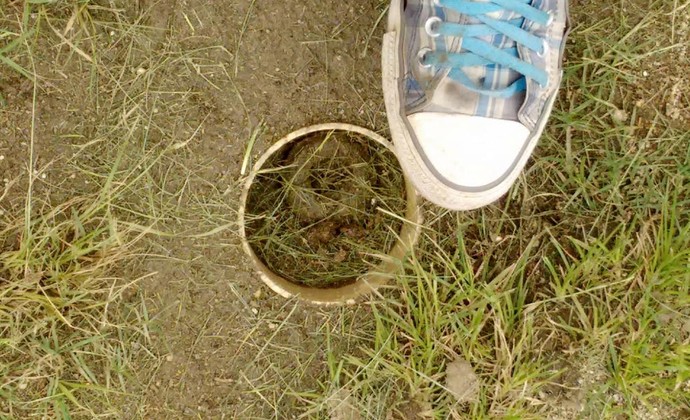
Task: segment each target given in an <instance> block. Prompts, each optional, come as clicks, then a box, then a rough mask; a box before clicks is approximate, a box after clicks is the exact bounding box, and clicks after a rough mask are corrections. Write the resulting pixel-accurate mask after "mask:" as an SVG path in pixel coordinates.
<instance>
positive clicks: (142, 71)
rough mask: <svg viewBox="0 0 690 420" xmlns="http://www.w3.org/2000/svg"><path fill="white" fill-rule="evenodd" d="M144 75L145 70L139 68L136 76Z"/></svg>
mask: <svg viewBox="0 0 690 420" xmlns="http://www.w3.org/2000/svg"><path fill="white" fill-rule="evenodd" d="M144 73H146V69H145V68H143V67H139V68H138V69H137V74H138V75H140V76H141V75H142V74H144Z"/></svg>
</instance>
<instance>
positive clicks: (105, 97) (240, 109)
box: [0, 0, 690, 419]
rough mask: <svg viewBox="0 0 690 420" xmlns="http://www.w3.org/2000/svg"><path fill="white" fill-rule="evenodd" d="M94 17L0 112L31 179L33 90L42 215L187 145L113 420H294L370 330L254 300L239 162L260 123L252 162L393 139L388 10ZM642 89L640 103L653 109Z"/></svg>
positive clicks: (320, 4) (8, 170) (173, 10)
mask: <svg viewBox="0 0 690 420" xmlns="http://www.w3.org/2000/svg"><path fill="white" fill-rule="evenodd" d="M20 3H21V2H17V1H8V0H0V5H1V6H0V7H3V8H5V12H6V13H9V12H7V11H11V10H12V8H16V9H17V13H18V14H19V13H20V8H21V7H20ZM100 3H102V4H103V5H104V6H103V8H102V9H98V8H96V9H93V10H92V11H91V18H90V19H92V21H91V22H89V21H86V22H82V21H80V19H81V17H77V18H76V19H73V20H72V24H70V20H71V17H73V13H72V12H73V11H74V10H76V9H72V8H67V9H66V10H64V11H61V13H62V14H61V15H60V14H58V15H56V16H54V17H53V20H52V24H53V25H55V29H56V32H55V36H53V34H51V37H52V44H51V43H48V42H47V41H45V45H44V46H45V48H40V49H37V50H36V51H35V53H34V54H35V55H34V61H33V62H24V63H23V64H25V65H27V66H35V69H36V73H37V74H39V75H41V78H40V83H39V88H38V89H39V90H38V91H37V92H34V90H33V84H32V83H31V82H30V81H29V80H27V79H26V78H23V77H21V76H19V75H17V74H15V73H13V72H10V71H9V70H7V69H2V70H0V75H2V85H1V86H0V89H1V93H2V95H3V97H4V98H5V100H6V101H7V104H6V106H5V107H4V108H3V109H2V110H0V155H2V156H3V160H2V161H0V175H1V176H0V178H2V179H3V182H4V183H5V184H10V183H11V182H13V181H15V180H16V181H17V184H16V185H17V186H21V185H23V184H22V183H25V182H26V179H25V174H26V171H27V164H26V156H27V154H28V149H29V147H30V143H29V140H28V139H29V138H30V137H31V130H32V101H33V98H34V93H35V94H36V98H37V101H36V113H35V127H34V135H33V137H34V138H35V142H34V144H33V148H34V151H35V155H36V165H35V167H36V168H38V173H37V174H36V175H37V177H36V185H35V189H34V190H35V196H36V200H37V202H40V203H44V205H45V206H49V205H50V204H51V203H55V202H59V201H60V200H61V199H63V198H64V197H68V196H70V195H71V194H73V193H74V192H75V191H88V190H89V189H90V188H91V186H92V185H94V182H92V181H91V180H90V176H94V177H96V176H97V175H96V173H95V172H89V171H84V170H77V169H76V168H81V169H83V168H91V169H93V168H98V167H99V165H102V164H104V162H108V160H107V159H102V160H101V159H100V157H101V156H99V153H100V152H99V151H101V150H102V149H99V148H98V147H99V144H100V143H102V142H103V141H104V140H103V139H105V138H108V136H109V135H112V133H113V132H116V133H120V132H127V133H133V132H134V133H137V138H138V139H139V140H140V141H141V142H143V144H144V146H142V150H146V147H148V145H149V144H155V145H161V144H162V145H174V146H175V147H176V145H180V147H179V148H176V149H175V150H176V152H175V154H174V158H171V159H170V160H169V162H167V166H165V169H164V170H163V169H161V170H160V172H159V173H157V174H156V177H155V179H156V181H157V183H156V185H153V186H152V188H154V189H160V191H164V192H167V194H168V199H169V200H167V201H166V202H165V203H163V204H164V207H165V209H166V211H169V212H170V213H161V214H160V215H159V216H160V222H159V224H158V225H157V228H158V229H160V230H161V231H166V232H175V233H176V235H175V236H165V235H164V236H161V237H157V238H156V239H153V240H151V241H150V243H149V244H148V248H147V256H146V257H145V258H141V259H140V260H139V263H138V264H137V265H135V266H133V267H123V271H126V272H127V273H131V275H132V276H134V277H137V276H143V277H142V279H141V280H140V281H139V282H138V283H137V285H136V286H135V288H134V290H132V292H131V296H128V299H129V300H130V301H131V302H137V304H138V305H139V307H140V308H145V309H146V311H145V314H146V317H147V323H146V325H147V326H148V327H147V330H146V331H144V332H142V335H141V339H140V340H139V341H133V342H132V343H130V345H129V349H130V351H131V360H133V361H134V362H133V363H135V365H134V372H135V373H134V375H133V376H132V377H130V378H129V379H128V380H129V381H130V382H131V383H134V384H137V385H136V386H135V387H134V389H136V390H137V392H135V393H134V396H131V395H130V396H126V397H123V398H122V401H119V402H118V403H117V404H118V405H119V406H120V407H122V412H121V416H122V418H140V417H141V418H151V419H159V418H225V419H234V418H237V419H252V418H255V419H265V418H291V417H292V416H293V414H294V415H298V414H303V413H304V410H305V408H304V407H305V404H306V403H305V400H306V399H308V397H309V396H310V395H312V394H314V393H318V392H321V387H320V386H319V384H320V382H321V381H328V380H329V378H328V372H329V363H333V360H331V359H330V358H329V357H328V356H327V354H328V353H330V354H331V355H332V357H336V358H337V356H338V355H339V354H349V353H353V354H356V353H357V351H358V350H357V341H358V340H359V339H360V338H361V335H362V334H366V331H370V330H371V329H370V328H369V327H371V325H369V324H370V323H371V317H369V316H368V311H369V308H368V307H364V306H362V307H355V308H346V309H332V310H331V309H329V310H325V309H316V308H310V307H308V306H306V305H302V304H298V303H297V302H294V301H286V300H284V299H282V298H279V297H276V296H274V294H273V293H271V292H270V291H269V290H267V289H265V288H264V287H263V286H262V284H261V283H260V281H259V280H258V278H257V277H256V276H255V274H254V273H253V272H252V270H251V268H250V264H249V263H248V261H247V260H246V258H245V257H244V256H243V255H242V253H241V249H240V247H239V246H238V244H239V241H238V238H237V237H236V234H235V232H236V229H235V225H234V221H235V213H234V211H235V208H236V207H235V206H236V199H237V195H238V191H237V185H238V179H239V177H240V176H239V172H240V165H241V163H242V159H243V157H244V154H245V149H246V144H247V140H248V139H249V137H250V135H251V132H252V130H254V128H255V127H257V126H258V125H259V123H260V122H261V121H263V124H264V125H265V127H266V129H265V131H264V132H263V135H262V136H261V137H260V138H259V141H258V142H257V144H256V145H255V146H254V151H255V152H254V153H253V156H256V155H257V153H258V152H259V151H262V150H265V149H266V147H267V145H268V144H269V143H270V142H272V141H275V140H276V139H278V138H280V137H281V136H282V135H284V134H287V133H289V132H290V131H292V130H294V129H297V128H301V127H304V126H307V125H310V124H314V123H322V122H331V121H343V122H350V123H354V124H358V125H362V126H366V127H369V128H372V129H374V130H378V131H379V132H381V133H383V134H384V135H385V134H386V133H385V130H386V118H385V112H384V108H383V101H382V93H381V86H380V83H379V74H380V64H379V62H380V51H379V50H380V39H381V34H382V32H383V27H382V26H383V25H384V23H385V19H384V20H382V21H381V22H379V21H378V20H379V18H380V17H381V15H382V13H383V12H384V11H385V6H386V4H385V3H386V2H385V1H379V0H364V1H358V2H345V1H329V2H325V1H317V0H284V1H269V0H242V1H237V0H236V1H216V0H138V1H126V2H125V1H119V2H118V1H112V2H100ZM572 3H574V6H575V5H577V3H580V2H572ZM32 18H36V19H38V18H39V16H34V17H32ZM104 22H108V23H104ZM80 24H81V25H83V26H82V27H83V28H90V32H89V31H86V30H80V29H79V28H80V26H79V25H80ZM686 36H687V34H686ZM74 47H77V48H74ZM95 61H97V62H98V63H99V65H98V66H94V65H93V62H95ZM650 71H653V70H650ZM645 72H646V70H645ZM685 83H687V82H686V81H684V80H683V81H680V79H679V81H678V84H679V85H680V86H683V85H684V84H685ZM645 89H646V88H644V87H641V91H640V92H639V94H640V96H641V97H642V96H644V97H649V96H648V95H647V92H645ZM669 89H676V90H677V89H679V88H678V87H673V86H669ZM674 92H675V91H671V90H669V91H668V92H666V93H663V94H662V95H663V96H664V98H667V99H668V98H671V99H668V100H667V101H666V105H668V106H663V107H661V108H662V109H663V108H667V107H668V108H669V109H668V111H667V112H668V113H671V114H673V115H671V116H675V117H677V118H676V119H677V120H678V121H679V122H678V124H686V122H684V121H687V118H688V115H686V113H687V110H688V109H690V108H687V107H685V106H676V107H675V108H674V107H673V106H674V105H673V103H672V101H671V100H672V99H673V98H676V99H674V100H677V101H680V102H682V101H687V96H683V94H682V93H674ZM685 95H687V93H686V94H685ZM683 103H684V102H683ZM675 113H678V115H675ZM116 126H117V127H118V128H117V130H120V131H115V129H114V128H113V127H116ZM139 146H141V144H138V145H137V147H139ZM102 153H106V154H112V153H115V152H113V151H112V150H111V151H106V152H102ZM142 153H143V152H142ZM0 191H1V190H0ZM13 191H15V192H14V193H11V194H9V195H8V196H7V197H5V199H4V200H3V201H2V202H1V203H0V206H1V207H0V209H1V210H2V212H4V213H6V212H13V211H19V210H20V209H21V208H22V206H23V205H24V199H25V196H24V195H23V194H22V193H21V191H23V189H17V190H13ZM16 191H19V192H16ZM146 193H147V192H146V191H140V192H133V193H132V194H133V198H132V200H133V206H134V207H136V208H137V209H138V210H139V211H141V212H146V211H148V210H147V209H149V208H154V207H155V206H154V204H156V203H148V202H147V200H155V197H153V196H148V195H147V194H146ZM137 194H138V195H137ZM156 197H157V196H156ZM136 200H141V201H142V202H144V203H143V204H141V205H139V204H138V203H139V201H136ZM0 220H2V216H1V215H0Z"/></svg>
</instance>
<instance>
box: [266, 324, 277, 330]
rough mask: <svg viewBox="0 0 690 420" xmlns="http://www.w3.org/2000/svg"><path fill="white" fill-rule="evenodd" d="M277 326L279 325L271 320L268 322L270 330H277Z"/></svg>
mask: <svg viewBox="0 0 690 420" xmlns="http://www.w3.org/2000/svg"><path fill="white" fill-rule="evenodd" d="M276 328H278V325H276V324H274V323H272V322H269V323H268V329H269V330H275V329H276Z"/></svg>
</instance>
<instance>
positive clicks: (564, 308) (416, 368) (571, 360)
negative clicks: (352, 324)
mask: <svg viewBox="0 0 690 420" xmlns="http://www.w3.org/2000/svg"><path fill="white" fill-rule="evenodd" d="M626 5H627V6H626V9H625V10H624V9H622V8H621V7H620V6H619V5H608V6H606V7H604V8H602V7H601V6H600V5H595V4H588V5H582V4H578V5H577V7H574V8H573V10H572V12H573V14H574V17H575V22H576V25H575V28H574V34H573V36H572V39H571V40H572V42H571V43H570V46H569V49H568V52H567V55H568V57H569V59H568V64H567V67H566V71H565V81H564V86H563V92H562V95H561V98H560V100H559V102H558V104H557V107H556V110H555V111H554V115H553V119H552V121H551V124H550V127H549V128H548V130H547V132H546V134H545V136H544V138H543V140H542V143H541V146H540V148H539V149H538V151H537V154H536V156H535V159H534V164H533V165H531V166H530V167H529V168H528V169H527V171H526V172H525V174H524V175H523V177H521V179H520V180H519V181H518V182H517V184H516V186H515V187H514V188H513V189H512V191H511V193H510V194H509V196H508V197H507V198H506V199H504V200H502V201H501V203H500V204H498V205H496V206H491V207H489V208H486V209H483V210H479V211H474V212H470V213H464V214H452V213H445V212H443V211H440V210H438V209H434V208H430V209H429V210H428V214H427V218H426V219H427V225H428V226H429V229H428V231H427V235H426V238H425V239H426V240H425V241H423V243H422V244H421V245H420V247H419V249H418V251H417V252H416V255H415V256H414V257H413V258H412V259H411V260H410V262H409V264H408V271H407V273H408V274H407V275H406V276H404V277H401V278H400V279H399V282H398V286H399V291H398V292H394V293H386V294H385V298H383V299H380V300H375V301H374V302H372V303H371V304H370V305H371V310H372V313H373V316H374V319H375V321H374V322H375V333H373V335H372V336H371V337H367V338H366V339H365V341H366V342H367V343H368V345H367V346H363V351H364V353H365V354H364V355H357V356H354V355H344V356H343V357H342V359H340V360H338V361H336V362H334V363H332V364H330V365H329V372H330V379H329V380H327V381H324V383H323V387H324V388H323V389H324V391H323V394H322V397H321V398H315V399H313V400H312V403H311V405H310V407H312V410H314V411H313V412H322V413H328V412H329V407H330V406H329V405H328V396H329V395H335V394H336V393H337V390H339V389H346V390H347V392H348V393H349V394H350V395H352V396H353V398H354V400H355V401H356V402H357V404H358V409H359V412H360V413H361V415H362V418H386V416H388V415H390V414H391V413H393V417H394V418H410V417H409V416H410V415H411V414H410V413H411V412H412V413H416V414H415V415H416V416H418V417H417V418H640V417H642V416H644V415H646V414H645V413H647V414H649V415H652V417H651V418H683V417H684V416H687V414H688V411H687V410H688V407H690V405H689V404H690V398H688V395H690V394H688V389H689V387H690V368H689V366H690V323H689V320H690V312H689V311H688V309H687V308H688V307H690V306H689V305H688V304H689V303H690V297H689V294H688V292H689V290H688V289H689V288H690V224H689V222H690V217H689V215H690V210H688V209H690V206H689V204H690V203H689V202H688V195H687V192H688V191H690V182H689V181H688V180H689V179H690V178H688V173H689V170H690V156H689V155H688V154H687V150H688V144H690V135H689V134H688V131H687V129H686V126H681V125H679V123H678V121H676V120H673V119H672V118H670V117H669V116H668V115H666V114H665V110H664V106H663V103H664V99H663V97H659V96H657V99H656V100H649V97H648V96H647V93H648V92H647V91H646V89H647V85H646V84H645V83H644V82H642V79H643V78H644V77H645V76H644V75H643V72H651V71H652V70H651V69H650V67H647V66H646V65H647V63H648V62H650V61H657V62H662V63H668V61H669V60H673V52H674V51H675V52H677V51H678V50H679V49H680V48H681V47H682V46H681V45H679V44H678V43H670V42H669V40H670V38H671V32H673V31H674V28H673V27H672V26H671V25H670V23H671V20H672V19H674V18H675V19H677V18H678V17H679V16H680V14H681V12H680V10H679V8H680V7H681V5H679V4H677V2H672V1H666V2H663V1H659V2H656V3H654V4H652V5H646V4H645V5H643V4H641V3H640V4H639V5H638V4H637V3H635V2H633V3H630V4H627V3H626ZM686 20H687V18H686ZM676 22H678V20H676ZM612 28H613V29H612ZM676 30H677V28H676ZM657 66H659V64H657ZM662 66H663V65H662ZM656 77H663V76H662V75H659V74H657V75H656ZM641 99H643V100H644V103H640V100H641ZM619 110H623V111H624V113H625V117H626V118H623V121H621V120H620V118H617V117H613V115H614V113H615V112H616V111H618V113H617V114H616V116H619V115H620V111H619ZM363 339H364V338H363ZM456 357H461V358H462V359H465V360H467V361H469V362H471V363H472V365H473V366H474V369H475V371H476V373H477V374H478V375H479V376H480V378H481V383H482V386H481V390H480V392H479V395H478V397H477V399H476V401H474V402H458V401H456V400H455V399H454V397H453V396H452V395H450V394H449V392H448V390H447V389H446V388H445V368H446V365H447V364H448V363H450V362H451V361H453V360H454V359H455V358H456ZM353 398H350V399H349V401H350V402H351V401H352V400H353ZM410 410H412V411H410ZM654 416H656V417H654Z"/></svg>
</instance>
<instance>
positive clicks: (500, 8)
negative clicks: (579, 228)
mask: <svg viewBox="0 0 690 420" xmlns="http://www.w3.org/2000/svg"><path fill="white" fill-rule="evenodd" d="M567 27H568V1H567V0H474V1H473V0H393V1H392V4H391V6H390V11H389V15H388V32H387V33H386V34H385V36H384V40H383V54H382V55H383V65H382V68H383V92H384V97H385V101H386V111H387V114H388V121H389V124H390V130H391V134H392V136H393V143H394V145H395V149H396V151H397V153H398V158H399V159H400V162H401V164H402V167H403V170H404V171H405V173H406V175H407V176H408V178H409V179H410V180H411V181H412V183H413V184H414V185H415V187H416V188H417V190H418V191H419V193H420V194H421V195H422V196H424V197H425V198H426V199H428V200H429V201H432V202H433V203H435V204H438V205H440V206H443V207H446V208H449V209H454V210H469V209H474V208H478V207H481V206H485V205H487V204H490V203H492V202H493V201H495V200H497V199H498V198H500V197H501V196H502V195H503V194H505V193H506V192H507V191H508V189H509V188H510V186H511V185H512V184H513V183H514V182H515V180H516V179H517V177H518V175H519V174H520V172H521V171H522V169H523V168H524V166H525V164H526V163H527V159H528V158H529V157H530V155H531V154H532V151H533V150H534V147H535V146H536V145H537V142H538V141H539V137H540V136H541V133H542V131H543V129H544V126H545V125H546V122H547V120H548V117H549V115H550V113H551V108H552V107H553V103H554V100H555V98H556V94H557V92H558V87H559V85H560V82H561V77H562V70H561V63H562V57H563V48H564V46H565V37H566V35H567Z"/></svg>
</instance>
